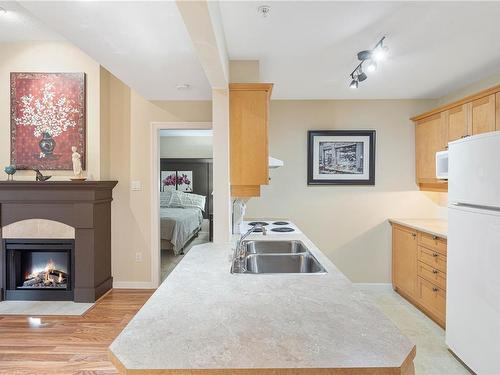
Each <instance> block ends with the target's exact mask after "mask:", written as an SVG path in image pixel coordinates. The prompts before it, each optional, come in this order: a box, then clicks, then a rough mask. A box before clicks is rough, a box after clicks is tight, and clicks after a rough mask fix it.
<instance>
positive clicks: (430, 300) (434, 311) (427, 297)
mask: <svg viewBox="0 0 500 375" xmlns="http://www.w3.org/2000/svg"><path fill="white" fill-rule="evenodd" d="M417 285H418V296H417V302H418V303H419V304H420V306H421V307H422V308H423V310H424V312H425V313H427V315H429V316H430V317H431V318H432V319H433V320H434V321H435V322H436V323H438V324H439V325H440V326H442V327H444V326H445V324H446V292H445V291H444V289H441V288H439V287H438V286H436V284H433V283H431V282H429V281H427V280H425V279H423V278H421V277H420V276H419V277H418V281H417Z"/></svg>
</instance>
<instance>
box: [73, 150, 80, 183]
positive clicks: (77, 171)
mask: <svg viewBox="0 0 500 375" xmlns="http://www.w3.org/2000/svg"><path fill="white" fill-rule="evenodd" d="M76 150H77V148H76V147H75V146H72V147H71V151H73V154H72V155H71V160H72V161H73V175H74V176H75V177H77V178H82V161H81V160H80V158H81V155H80V154H79V153H78V152H76Z"/></svg>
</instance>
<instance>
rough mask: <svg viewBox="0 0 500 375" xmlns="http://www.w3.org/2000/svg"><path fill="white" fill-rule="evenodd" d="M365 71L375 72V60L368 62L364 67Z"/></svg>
mask: <svg viewBox="0 0 500 375" xmlns="http://www.w3.org/2000/svg"><path fill="white" fill-rule="evenodd" d="M366 70H367V71H369V72H374V71H375V70H377V63H376V62H375V60H373V59H370V60H368V64H367V65H366Z"/></svg>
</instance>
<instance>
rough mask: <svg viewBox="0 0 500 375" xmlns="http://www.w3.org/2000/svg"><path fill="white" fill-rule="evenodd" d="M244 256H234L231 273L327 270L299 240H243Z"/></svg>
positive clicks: (324, 271)
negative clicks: (237, 257) (235, 257)
mask: <svg viewBox="0 0 500 375" xmlns="http://www.w3.org/2000/svg"><path fill="white" fill-rule="evenodd" d="M241 246H242V247H243V249H244V256H242V257H240V258H239V259H234V260H233V265H232V267H231V273H244V274H273V273H275V274H277V273H308V274H321V273H326V269H325V268H324V267H323V266H322V265H321V264H320V263H319V262H318V260H317V259H316V258H315V257H314V255H312V254H311V252H310V251H309V249H308V248H307V247H306V246H305V245H304V244H303V243H302V242H301V241H297V240H290V241H256V240H249V241H243V242H242V244H241Z"/></svg>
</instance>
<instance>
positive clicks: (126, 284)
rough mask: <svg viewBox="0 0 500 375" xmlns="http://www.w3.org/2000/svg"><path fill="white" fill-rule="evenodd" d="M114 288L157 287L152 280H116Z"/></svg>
mask: <svg viewBox="0 0 500 375" xmlns="http://www.w3.org/2000/svg"><path fill="white" fill-rule="evenodd" d="M113 288H114V289H156V288H155V287H153V283H152V282H151V281H115V280H113Z"/></svg>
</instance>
